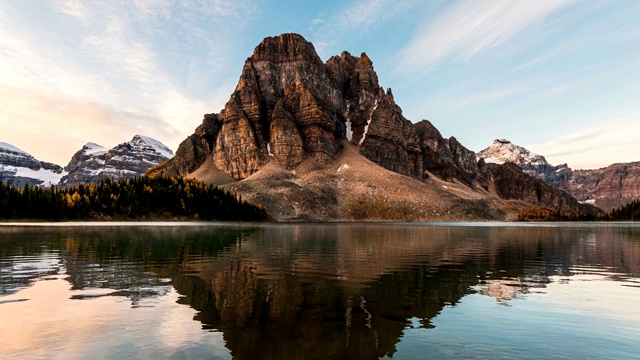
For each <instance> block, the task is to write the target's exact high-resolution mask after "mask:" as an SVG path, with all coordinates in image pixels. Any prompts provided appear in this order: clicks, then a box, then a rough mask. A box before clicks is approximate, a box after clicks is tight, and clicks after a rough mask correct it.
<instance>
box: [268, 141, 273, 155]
mask: <svg viewBox="0 0 640 360" xmlns="http://www.w3.org/2000/svg"><path fill="white" fill-rule="evenodd" d="M267 152H268V153H269V156H271V157H273V153H272V152H271V145H270V144H269V143H267Z"/></svg>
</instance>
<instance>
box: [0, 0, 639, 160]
mask: <svg viewBox="0 0 640 360" xmlns="http://www.w3.org/2000/svg"><path fill="white" fill-rule="evenodd" d="M639 19H640V2H638V1H626V0H618V1H607V0H593V1H587V0H577V1H573V0H548V1H539V0H509V1H505V0H461V1H438V0H433V1H424V0H350V1H328V0H327V1H311V0H310V1H284V0H283V1H266V0H111V1H103V0H96V1H92V0H86V1H85V0H4V1H0V141H4V142H7V143H10V144H12V145H15V146H17V147H18V148H20V149H22V150H24V151H26V152H28V153H30V154H32V155H33V156H34V157H36V158H37V159H39V160H43V161H49V162H54V163H58V164H61V165H63V166H64V165H66V164H67V163H68V162H69V160H70V158H71V156H72V155H73V153H75V152H76V151H77V150H79V149H80V148H81V147H82V145H84V144H85V143H87V142H95V143H98V144H101V145H103V146H106V147H113V146H115V145H117V144H119V143H122V142H125V141H128V140H130V139H131V138H132V137H133V136H134V135H136V134H142V135H146V136H150V137H153V138H155V139H158V140H160V141H161V142H163V143H164V144H165V145H167V146H168V147H170V148H171V149H172V150H174V151H175V150H176V149H177V147H178V145H179V144H180V142H181V141H182V140H184V139H185V138H186V137H187V136H188V135H190V134H192V133H193V131H194V129H195V128H196V127H197V126H198V125H199V124H200V123H201V122H202V118H203V115H204V114H205V113H212V112H219V111H220V110H221V109H222V108H223V107H224V104H225V103H226V102H227V101H228V100H229V97H230V95H231V93H232V91H233V90H234V88H235V86H236V84H237V81H238V79H239V77H240V73H241V71H242V66H243V64H244V60H245V59H246V58H247V57H249V56H250V55H251V54H252V53H253V49H254V48H255V47H256V46H257V45H258V44H259V43H260V42H261V41H262V39H263V38H265V37H267V36H275V35H279V34H281V33H286V32H296V33H299V34H301V35H302V36H304V37H305V38H306V39H307V40H309V41H311V42H312V43H313V44H314V47H315V48H316V51H317V52H318V54H319V55H320V57H321V58H322V59H323V60H324V61H326V60H327V59H329V57H331V56H332V55H339V54H340V53H341V52H342V51H345V50H346V51H349V52H350V53H351V54H354V55H359V54H360V53H361V52H366V53H367V55H368V56H369V57H370V58H371V59H372V61H373V63H374V68H375V70H376V72H377V74H378V77H379V81H380V85H381V86H383V87H384V88H392V89H393V94H394V98H395V100H396V103H398V105H400V107H401V108H402V109H403V112H404V115H405V117H406V118H408V119H410V120H411V121H413V122H417V121H420V120H422V119H428V120H429V121H431V122H432V123H433V124H434V125H435V126H436V127H437V128H438V129H439V130H440V132H441V133H442V135H443V136H445V137H449V136H455V137H456V138H457V139H458V140H459V141H460V142H461V143H462V144H463V145H464V146H466V147H467V148H469V149H471V150H474V151H480V150H482V149H484V148H485V147H487V146H489V145H491V143H492V142H493V140H494V139H497V138H501V139H502V138H506V139H509V140H511V141H512V142H513V143H515V144H518V145H521V146H524V147H526V148H528V149H529V150H531V151H533V152H536V153H539V154H541V155H544V156H545V157H546V158H547V160H548V161H549V162H550V163H551V164H554V165H555V164H561V163H568V164H569V166H570V167H572V168H574V169H586V168H598V167H604V166H607V165H610V164H612V163H616V162H629V161H640V136H638V134H640V20H639Z"/></svg>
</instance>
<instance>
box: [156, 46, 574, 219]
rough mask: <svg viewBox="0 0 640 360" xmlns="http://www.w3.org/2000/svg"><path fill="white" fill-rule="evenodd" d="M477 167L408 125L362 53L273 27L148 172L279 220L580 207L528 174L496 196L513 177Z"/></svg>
mask: <svg viewBox="0 0 640 360" xmlns="http://www.w3.org/2000/svg"><path fill="white" fill-rule="evenodd" d="M486 165H487V164H485V162H484V161H483V160H480V161H478V160H477V159H476V154H475V153H474V152H473V151H471V150H468V149H467V148H465V147H464V146H462V145H461V144H460V143H459V142H458V141H457V140H456V139H455V138H454V137H451V138H448V139H447V138H444V137H442V135H441V134H440V132H439V131H438V130H437V129H436V128H435V127H434V126H433V125H432V124H431V123H430V122H429V121H427V120H423V121H420V122H418V123H416V124H413V123H412V122H411V121H409V120H407V119H406V118H405V117H404V116H403V114H402V109H401V108H400V107H399V106H398V105H397V104H396V102H395V99H394V96H393V93H392V91H391V89H387V90H386V91H385V90H384V89H383V88H382V87H381V86H380V85H379V83H378V76H377V75H376V72H375V71H374V68H373V62H372V61H371V59H369V57H368V56H367V55H366V54H365V53H362V54H360V56H353V55H351V54H349V53H348V52H346V51H345V52H343V53H342V54H341V55H340V56H333V57H331V58H330V59H329V60H328V61H327V62H326V63H323V62H322V61H321V60H320V58H319V56H318V55H317V54H316V51H315V49H314V47H313V44H311V43H310V42H308V41H306V40H305V39H304V38H303V37H302V36H300V35H298V34H283V35H280V36H275V37H268V38H266V39H264V40H263V41H262V43H260V44H259V45H258V46H257V47H256V48H255V50H254V52H253V54H252V55H251V56H250V57H249V58H248V59H247V60H246V61H245V63H244V67H243V69H242V74H241V75H240V79H239V80H238V85H237V86H236V89H235V91H234V92H233V93H232V94H231V96H230V99H229V101H228V102H227V104H226V105H225V107H224V109H223V110H222V111H221V112H220V113H218V114H206V115H205V116H204V119H203V122H202V124H201V125H200V126H199V127H198V128H196V130H195V132H194V134H193V135H191V136H189V137H188V138H187V139H186V140H185V141H183V142H182V143H181V144H180V146H179V148H178V150H177V152H176V156H175V157H174V158H172V159H171V160H169V161H167V162H165V163H163V164H161V165H159V166H157V167H154V168H152V169H151V170H150V173H151V174H156V173H164V174H166V175H181V176H195V177H198V178H200V179H205V180H207V181H211V182H214V183H217V184H228V185H225V187H226V188H228V189H229V190H232V191H236V192H239V193H241V194H242V196H243V198H245V199H247V200H251V201H253V202H255V203H262V204H263V205H265V209H266V210H267V212H270V213H271V214H272V215H273V216H274V217H275V218H276V219H280V220H287V219H288V220H296V219H298V220H300V219H302V220H312V219H315V220H341V219H346V220H352V219H368V220H373V219H377V220H389V219H394V220H425V219H431V220H436V219H439V220H443V219H451V220H463V219H466V220H472V219H496V218H501V216H503V215H497V213H496V212H492V211H493V210H495V208H508V207H509V205H508V204H506V203H504V202H500V199H501V198H504V196H507V198H509V199H512V198H516V199H523V198H526V199H527V201H528V202H533V203H534V204H544V205H552V206H557V207H559V208H562V209H564V210H577V209H578V208H580V204H578V202H577V201H576V200H575V199H573V198H572V197H571V196H569V195H568V194H566V193H563V192H560V191H558V190H555V189H554V188H553V187H550V186H548V185H547V184H545V183H539V182H538V181H539V180H536V179H531V181H528V180H527V184H526V186H525V185H523V186H520V187H519V188H518V189H517V191H515V192H509V193H508V194H507V195H505V194H506V193H504V192H501V191H502V190H504V188H505V186H506V185H503V183H504V184H508V183H509V182H510V181H512V180H513V179H514V176H516V175H517V174H514V173H513V171H511V170H509V171H503V172H502V173H501V174H504V175H505V176H507V177H505V178H503V177H500V176H495V177H494V176H491V175H490V174H489V172H488V171H489V169H488V167H487V166H486ZM512 170H514V169H512ZM517 171H520V170H517ZM520 172H521V171H520ZM523 176H525V178H522V179H521V178H519V177H518V179H519V180H522V181H524V180H525V179H526V175H525V174H523ZM516 177H517V176H516ZM390 179H394V180H393V182H391V183H390V182H389V181H390ZM238 180H242V181H240V182H236V181H238ZM345 184H349V185H348V186H347V185H345ZM398 189H404V190H402V191H399V190H398ZM425 194H428V195H425ZM489 203H492V204H491V205H489ZM363 209H366V211H364V210H363ZM401 209H402V210H401ZM468 209H475V210H468ZM500 211H502V210H500ZM354 214H360V215H362V216H360V215H357V216H356V215H354ZM447 214H449V215H447Z"/></svg>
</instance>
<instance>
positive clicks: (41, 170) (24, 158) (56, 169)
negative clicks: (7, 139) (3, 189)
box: [0, 142, 67, 187]
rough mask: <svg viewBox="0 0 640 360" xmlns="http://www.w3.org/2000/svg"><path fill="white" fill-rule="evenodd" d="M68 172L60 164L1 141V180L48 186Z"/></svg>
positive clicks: (19, 184) (19, 183)
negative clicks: (38, 157)
mask: <svg viewBox="0 0 640 360" xmlns="http://www.w3.org/2000/svg"><path fill="white" fill-rule="evenodd" d="M66 173H67V172H66V171H64V169H63V168H62V167H61V166H59V165H56V164H52V163H48V162H44V161H39V160H37V159H35V158H34V157H33V156H31V155H30V154H28V153H27V152H25V151H22V150H20V149H18V148H17V147H15V146H13V145H11V144H7V143H4V142H0V182H9V183H11V184H13V185H14V186H16V187H22V186H24V185H25V184H29V185H41V186H45V187H48V186H51V185H56V184H58V183H59V182H60V178H62V177H63V176H64V175H66Z"/></svg>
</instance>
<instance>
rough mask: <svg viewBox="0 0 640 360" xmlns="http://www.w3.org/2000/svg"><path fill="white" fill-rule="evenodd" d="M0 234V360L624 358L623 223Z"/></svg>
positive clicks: (634, 342)
mask: <svg viewBox="0 0 640 360" xmlns="http://www.w3.org/2000/svg"><path fill="white" fill-rule="evenodd" d="M88 225H90V224H80V225H78V224H76V225H73V224H70V225H63V226H46V227H43V226H0V358H8V359H29V358H61V359H73V358H92V359H93V358H114V359H129V358H139V359H148V358H156V359H162V358H188V359H193V358H231V357H233V358H238V359H339V358H353V359H369V358H371V359H374V358H379V357H393V358H394V359H396V358H397V359H421V358H456V359H457V358H471V359H475V358H480V359H525V358H526V359H551V358H558V359H632V358H636V359H638V358H640V341H639V340H640V335H639V332H638V331H639V330H640V226H638V225H633V224H608V225H606V224H605V225H602V224H601V225H594V224H585V225H579V224H578V225H576V224H559V225H534V226H532V225H509V226H505V225H501V224H493V225H481V226H480V225H479V226H471V225H466V226H461V225H455V224H449V225H447V224H440V225H438V226H433V225H431V226H429V225H416V224H408V225H386V224H385V225H382V224H369V225H345V224H338V225H335V224H334V225H255V226H252V225H243V226H239V225H221V224H217V225H211V224H210V225H197V224H187V225H183V226H168V225H167V224H150V225H152V226H131V225H122V226H115V224H110V226H88Z"/></svg>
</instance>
